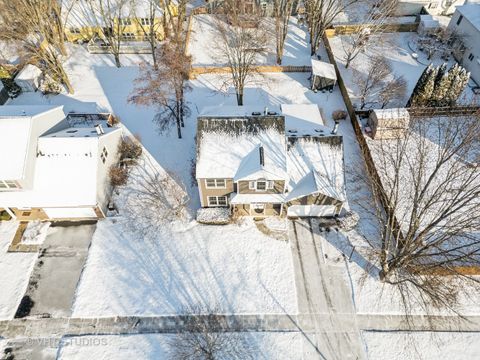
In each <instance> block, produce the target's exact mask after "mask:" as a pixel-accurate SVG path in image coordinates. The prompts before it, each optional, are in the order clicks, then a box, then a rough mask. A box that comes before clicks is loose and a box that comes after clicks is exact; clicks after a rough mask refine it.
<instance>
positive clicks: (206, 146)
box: [196, 115, 287, 180]
mask: <svg viewBox="0 0 480 360" xmlns="http://www.w3.org/2000/svg"><path fill="white" fill-rule="evenodd" d="M284 134H285V122H284V119H283V117H281V116H251V115H250V116H249V117H238V116H232V117H220V116H213V117H210V116H201V117H199V118H198V131H197V167H196V176H197V178H212V177H219V178H235V180H239V179H245V178H249V177H250V176H253V175H254V174H258V173H259V172H261V173H262V174H263V175H264V176H265V178H267V179H272V180H279V179H287V173H286V156H285V148H286V139H285V135H284ZM260 146H261V147H262V148H263V165H262V164H261V163H260Z"/></svg>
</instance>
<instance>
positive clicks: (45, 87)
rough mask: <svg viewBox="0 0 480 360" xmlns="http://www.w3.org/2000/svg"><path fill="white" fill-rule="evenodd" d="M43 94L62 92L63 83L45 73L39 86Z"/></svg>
mask: <svg viewBox="0 0 480 360" xmlns="http://www.w3.org/2000/svg"><path fill="white" fill-rule="evenodd" d="M38 88H39V90H40V91H41V92H42V94H44V95H47V94H55V95H57V94H60V93H61V92H62V85H60V84H59V83H58V82H57V81H55V80H53V79H52V77H51V76H49V75H45V77H44V78H43V80H42V82H41V83H40V86H39V87H38Z"/></svg>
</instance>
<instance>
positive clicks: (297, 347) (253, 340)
mask: <svg viewBox="0 0 480 360" xmlns="http://www.w3.org/2000/svg"><path fill="white" fill-rule="evenodd" d="M173 336H174V335H161V334H155V335H127V336H121V335H117V336H84V337H80V338H64V339H63V340H62V342H61V345H60V350H59V353H58V357H57V359H59V360H61V359H64V360H66V359H68V360H90V359H92V358H93V359H118V360H121V359H145V360H146V359H168V358H171V355H172V348H171V346H170V344H171V341H172V339H173ZM233 336H240V337H241V338H242V340H243V341H245V342H246V343H248V345H249V347H248V349H249V350H248V354H249V355H251V358H254V359H259V360H269V359H276V360H287V359H288V360H300V359H302V350H301V335H300V334H299V333H242V334H240V335H238V334H235V335H233ZM225 360H227V359H225Z"/></svg>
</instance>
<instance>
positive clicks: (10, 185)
mask: <svg viewBox="0 0 480 360" xmlns="http://www.w3.org/2000/svg"><path fill="white" fill-rule="evenodd" d="M9 189H20V186H18V184H17V182H16V181H13V180H0V190H9Z"/></svg>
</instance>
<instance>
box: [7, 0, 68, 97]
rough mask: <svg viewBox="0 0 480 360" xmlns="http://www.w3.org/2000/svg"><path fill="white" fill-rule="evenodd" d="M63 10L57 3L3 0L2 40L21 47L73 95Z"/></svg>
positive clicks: (38, 0) (54, 1)
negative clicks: (64, 57) (65, 60)
mask: <svg viewBox="0 0 480 360" xmlns="http://www.w3.org/2000/svg"><path fill="white" fill-rule="evenodd" d="M61 11H62V10H61V5H60V3H59V2H58V1H56V0H43V1H40V0H34V1H30V0H8V1H7V0H0V18H1V20H0V39H2V40H4V41H7V42H12V43H16V44H20V45H21V49H19V51H23V52H25V53H26V55H27V56H28V57H30V58H31V59H32V60H33V61H34V62H35V63H36V64H37V65H38V66H40V67H41V68H42V70H43V71H44V72H45V73H46V74H48V75H50V76H51V77H52V78H53V79H54V80H55V81H58V82H60V83H62V84H64V85H65V86H66V87H67V89H68V91H69V92H70V93H73V87H72V85H71V83H70V80H69V78H68V75H67V73H66V72H65V70H64V68H63V64H62V62H63V61H62V55H64V54H66V49H65V46H64V32H63V31H64V30H63V22H62V17H61Z"/></svg>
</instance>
